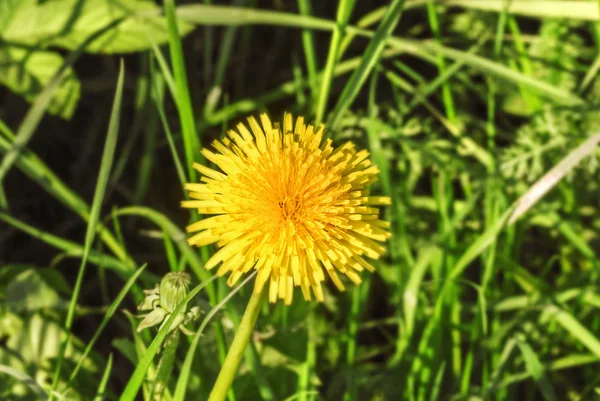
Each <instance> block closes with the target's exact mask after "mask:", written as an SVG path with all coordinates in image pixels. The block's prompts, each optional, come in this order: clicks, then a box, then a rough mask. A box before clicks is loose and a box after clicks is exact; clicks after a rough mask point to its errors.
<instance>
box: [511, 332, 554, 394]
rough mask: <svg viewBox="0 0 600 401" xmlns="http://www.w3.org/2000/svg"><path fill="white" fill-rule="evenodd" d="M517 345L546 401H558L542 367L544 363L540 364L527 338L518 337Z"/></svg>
mask: <svg viewBox="0 0 600 401" xmlns="http://www.w3.org/2000/svg"><path fill="white" fill-rule="evenodd" d="M517 345H518V347H519V349H520V350H521V354H522V355H523V359H524V360H525V367H526V368H527V371H528V372H529V373H530V374H531V377H533V380H535V382H536V383H537V385H538V387H539V389H540V392H541V393H542V395H543V397H544V399H545V400H546V401H557V398H556V394H555V393H554V390H553V389H552V385H551V383H550V381H549V380H548V378H547V377H546V375H545V374H544V367H543V366H542V363H541V362H540V360H539V358H538V356H537V355H536V353H535V351H534V350H533V349H532V348H531V346H530V345H529V344H528V343H527V341H526V340H525V336H523V335H519V336H518V337H517Z"/></svg>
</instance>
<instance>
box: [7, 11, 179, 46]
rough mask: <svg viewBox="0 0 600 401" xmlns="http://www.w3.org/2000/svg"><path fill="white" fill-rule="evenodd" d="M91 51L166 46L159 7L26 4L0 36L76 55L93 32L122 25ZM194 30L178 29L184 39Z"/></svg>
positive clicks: (165, 27) (164, 26)
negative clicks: (68, 50)
mask: <svg viewBox="0 0 600 401" xmlns="http://www.w3.org/2000/svg"><path fill="white" fill-rule="evenodd" d="M119 21H120V23H118V24H117V25H116V26H115V27H114V28H113V29H111V30H110V31H108V32H106V33H104V34H103V35H101V36H100V37H99V38H98V39H96V40H95V41H93V42H92V43H91V44H90V45H89V46H88V47H87V49H86V51H87V52H90V53H126V52H135V51H141V50H145V49H148V48H150V46H151V43H150V39H149V37H151V38H152V40H154V41H155V42H156V43H158V44H162V43H164V42H166V41H167V38H168V29H167V23H166V20H165V18H164V17H162V16H161V15H160V8H159V7H158V6H157V5H156V4H155V3H154V2H153V1H150V0H49V1H44V2H39V1H37V0H23V1H22V2H21V4H20V5H19V7H18V8H17V10H16V12H15V13H14V14H13V16H12V18H11V19H10V21H9V22H8V23H7V25H6V27H5V28H4V29H3V30H2V31H0V36H2V38H3V39H4V40H6V41H11V42H17V43H23V44H36V45H38V46H60V47H64V48H67V49H71V50H75V49H77V48H78V47H79V45H81V43H83V41H84V40H85V39H86V38H87V37H89V36H90V35H92V34H93V33H94V32H96V31H99V30H101V29H102V28H104V27H105V26H107V25H109V24H111V23H117V22H119ZM190 30H191V26H190V25H187V24H182V23H181V24H179V32H180V33H181V34H182V35H185V34H186V33H188V32H189V31H190Z"/></svg>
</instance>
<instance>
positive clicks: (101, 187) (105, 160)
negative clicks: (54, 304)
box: [50, 62, 125, 399]
mask: <svg viewBox="0 0 600 401" xmlns="http://www.w3.org/2000/svg"><path fill="white" fill-rule="evenodd" d="M124 76H125V69H124V66H123V62H121V65H120V69H119V78H118V80H117V88H116V90H115V97H114V102H113V108H112V112H111V115H110V121H109V124H108V132H107V135H106V142H105V145H104V151H103V152H102V161H101V163H100V171H99V172H98V181H97V182H96V190H95V192H94V200H93V202H92V208H91V210H90V219H89V221H88V225H87V230H86V233H85V243H84V249H83V257H82V258H81V265H80V266H79V272H78V273H77V280H76V281H75V287H74V289H73V295H72V297H71V302H70V303H69V310H68V312H67V318H66V320H65V332H66V334H65V335H64V336H63V339H62V342H61V346H60V351H59V354H58V359H57V363H56V368H55V370H54V377H53V380H52V390H53V391H54V390H56V386H57V385H58V380H59V377H60V371H61V368H62V362H63V358H64V356H65V350H66V348H67V344H68V343H69V339H70V335H71V327H72V326H73V317H74V313H75V307H76V306H77V301H78V299H79V293H80V291H81V286H82V284H83V276H84V273H85V267H86V263H87V258H88V255H89V253H90V249H91V248H92V245H93V242H94V238H95V236H96V228H97V226H98V225H97V223H98V219H99V217H100V210H101V207H102V202H103V201H104V192H105V191H106V186H107V183H108V179H109V176H110V170H111V167H112V163H113V158H114V154H115V148H116V146H117V137H118V134H119V119H120V115H121V98H122V96H123V81H124ZM50 399H52V395H51V396H50Z"/></svg>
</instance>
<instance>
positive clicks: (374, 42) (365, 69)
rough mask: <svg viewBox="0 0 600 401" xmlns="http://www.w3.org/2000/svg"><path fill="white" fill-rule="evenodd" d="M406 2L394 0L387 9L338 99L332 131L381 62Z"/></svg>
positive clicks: (332, 117)
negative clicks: (388, 40) (387, 42)
mask: <svg viewBox="0 0 600 401" xmlns="http://www.w3.org/2000/svg"><path fill="white" fill-rule="evenodd" d="M404 2H405V0H394V1H393V2H392V3H391V4H390V5H389V7H388V8H387V12H386V14H385V15H384V17H383V19H382V21H381V23H380V24H379V27H378V28H377V31H375V34H374V36H373V38H372V39H371V41H370V42H369V45H368V46H367V48H366V49H365V51H364V54H363V56H362V58H361V60H360V65H359V66H358V67H357V69H356V70H354V72H353V73H352V76H350V78H349V79H348V82H347V83H346V85H345V86H344V90H343V91H342V94H341V95H340V96H339V98H338V101H337V104H336V105H335V107H334V109H333V112H332V115H331V120H330V128H331V129H333V130H335V129H337V128H338V124H339V122H340V119H341V117H342V115H343V114H344V113H345V112H346V110H347V109H348V108H349V107H350V105H351V104H352V102H353V101H354V99H355V98H356V96H357V95H358V93H359V92H360V90H361V89H362V87H363V85H364V83H365V82H366V80H367V77H368V76H369V74H371V71H372V70H373V67H375V64H376V63H377V62H378V61H379V59H380V57H381V54H382V52H383V49H384V47H385V44H386V41H387V39H388V38H389V37H390V35H391V34H392V31H393V30H394V28H395V27H396V25H398V21H400V16H401V15H402V10H403V9H404Z"/></svg>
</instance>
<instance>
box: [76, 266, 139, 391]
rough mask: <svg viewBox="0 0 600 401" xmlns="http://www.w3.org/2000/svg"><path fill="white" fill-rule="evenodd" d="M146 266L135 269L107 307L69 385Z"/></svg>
mask: <svg viewBox="0 0 600 401" xmlns="http://www.w3.org/2000/svg"><path fill="white" fill-rule="evenodd" d="M146 266H147V264H144V265H142V267H140V268H139V269H137V270H136V271H135V273H133V274H132V275H131V277H130V278H129V280H127V282H126V283H125V285H124V286H123V288H122V289H121V291H119V294H118V295H117V297H116V298H115V300H114V301H113V302H112V303H111V304H110V306H109V307H108V310H107V311H106V314H105V315H104V318H103V319H102V322H101V323H100V325H99V326H98V328H97V329H96V332H95V333H94V335H93V337H92V339H91V340H90V341H89V342H88V344H87V346H86V347H85V350H84V351H83V354H81V357H80V358H79V361H78V362H77V365H76V366H75V369H73V372H72V373H71V376H70V377H69V384H70V383H72V382H73V380H74V379H75V377H76V376H77V373H79V369H80V368H81V366H82V365H83V362H84V361H85V358H87V356H88V354H89V353H90V351H91V350H92V348H93V347H94V345H95V344H96V341H97V340H98V338H99V337H100V334H102V331H103V330H104V328H105V327H106V325H107V324H108V322H109V321H110V319H112V317H113V315H114V314H115V312H116V311H117V308H118V307H119V305H121V302H122V301H123V299H124V298H125V296H126V295H127V293H128V292H129V290H130V289H131V287H132V286H133V284H134V283H135V281H136V280H137V278H138V277H139V276H140V274H142V272H143V271H144V270H145V269H146Z"/></svg>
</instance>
